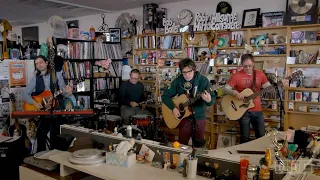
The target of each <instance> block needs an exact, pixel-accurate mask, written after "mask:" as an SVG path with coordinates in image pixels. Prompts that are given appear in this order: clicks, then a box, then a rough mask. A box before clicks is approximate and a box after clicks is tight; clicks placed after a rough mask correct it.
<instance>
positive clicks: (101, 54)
mask: <svg viewBox="0 0 320 180" xmlns="http://www.w3.org/2000/svg"><path fill="white" fill-rule="evenodd" d="M94 59H122V52H121V45H120V44H106V43H101V42H95V43H94Z"/></svg>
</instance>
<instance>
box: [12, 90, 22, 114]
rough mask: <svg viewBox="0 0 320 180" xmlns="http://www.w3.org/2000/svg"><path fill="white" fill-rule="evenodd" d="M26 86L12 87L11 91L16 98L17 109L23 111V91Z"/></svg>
mask: <svg viewBox="0 0 320 180" xmlns="http://www.w3.org/2000/svg"><path fill="white" fill-rule="evenodd" d="M23 89H24V88H11V89H10V93H13V94H14V96H15V100H16V103H15V105H16V111H23V100H22V92H23Z"/></svg>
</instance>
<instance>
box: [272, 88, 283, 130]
mask: <svg viewBox="0 0 320 180" xmlns="http://www.w3.org/2000/svg"><path fill="white" fill-rule="evenodd" d="M273 86H274V88H275V89H276V91H277V94H278V96H279V99H280V128H279V131H283V129H284V128H283V115H284V114H286V112H285V110H284V106H283V101H282V95H281V93H280V90H279V87H278V83H276V82H273Z"/></svg>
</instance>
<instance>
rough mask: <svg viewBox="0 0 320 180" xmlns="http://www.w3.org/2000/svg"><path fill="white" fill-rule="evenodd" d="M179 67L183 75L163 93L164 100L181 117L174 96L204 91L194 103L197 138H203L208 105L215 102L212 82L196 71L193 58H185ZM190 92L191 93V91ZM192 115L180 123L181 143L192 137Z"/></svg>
mask: <svg viewBox="0 0 320 180" xmlns="http://www.w3.org/2000/svg"><path fill="white" fill-rule="evenodd" d="M179 69H180V71H181V73H182V75H179V76H178V77H177V78H176V79H174V80H173V81H172V83H171V85H170V87H169V88H168V89H166V90H165V91H164V93H163V95H162V97H161V98H162V102H163V103H164V104H165V105H166V106H167V107H168V108H170V109H171V110H172V113H173V115H174V116H175V117H176V118H177V119H179V117H180V111H179V109H178V108H177V107H175V105H174V103H173V102H172V98H173V97H175V96H176V95H181V94H187V95H188V96H191V97H192V95H191V94H193V95H194V92H196V93H202V94H201V99H199V100H198V101H197V102H195V104H194V105H193V107H192V109H193V111H194V117H195V120H196V123H197V124H196V126H197V127H196V132H194V133H195V134H194V136H195V137H194V138H195V139H203V138H204V133H205V127H206V106H211V105H212V104H213V103H214V102H215V99H216V98H215V94H214V92H211V93H208V92H207V91H206V89H209V87H210V83H209V80H208V78H206V77H205V76H203V75H201V74H200V73H199V72H197V71H196V65H195V63H194V62H193V61H192V60H191V59H188V58H186V59H183V60H181V61H180V63H179ZM189 92H190V93H189ZM192 118H193V117H192V115H190V116H189V117H186V118H184V119H182V120H181V122H180V124H179V126H178V127H179V142H180V143H181V144H185V145H187V144H188V141H189V139H190V137H191V128H192V124H191V120H192Z"/></svg>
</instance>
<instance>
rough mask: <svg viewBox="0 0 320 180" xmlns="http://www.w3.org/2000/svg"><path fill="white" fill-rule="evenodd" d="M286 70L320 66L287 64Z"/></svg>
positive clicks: (318, 65)
mask: <svg viewBox="0 0 320 180" xmlns="http://www.w3.org/2000/svg"><path fill="white" fill-rule="evenodd" d="M287 68H320V64H287Z"/></svg>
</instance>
